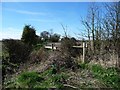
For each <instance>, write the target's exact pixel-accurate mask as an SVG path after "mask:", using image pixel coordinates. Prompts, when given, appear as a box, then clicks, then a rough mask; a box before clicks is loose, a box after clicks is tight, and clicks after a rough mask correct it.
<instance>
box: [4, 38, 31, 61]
mask: <svg viewBox="0 0 120 90" xmlns="http://www.w3.org/2000/svg"><path fill="white" fill-rule="evenodd" d="M3 45H4V47H3V51H7V52H8V54H9V58H10V62H11V63H20V62H25V60H27V59H28V56H29V53H30V51H31V48H30V47H29V46H28V45H25V44H24V43H22V42H21V41H18V40H13V39H5V40H3Z"/></svg>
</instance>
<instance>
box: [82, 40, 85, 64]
mask: <svg viewBox="0 0 120 90" xmlns="http://www.w3.org/2000/svg"><path fill="white" fill-rule="evenodd" d="M85 48H86V44H85V42H83V61H82V62H83V63H84V62H85Z"/></svg>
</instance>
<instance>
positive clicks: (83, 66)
mask: <svg viewBox="0 0 120 90" xmlns="http://www.w3.org/2000/svg"><path fill="white" fill-rule="evenodd" d="M78 68H82V69H86V68H88V64H86V63H80V64H78Z"/></svg>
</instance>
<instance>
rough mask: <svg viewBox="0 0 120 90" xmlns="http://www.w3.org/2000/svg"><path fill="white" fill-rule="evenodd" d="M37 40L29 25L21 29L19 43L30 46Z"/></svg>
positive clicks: (33, 30)
mask: <svg viewBox="0 0 120 90" xmlns="http://www.w3.org/2000/svg"><path fill="white" fill-rule="evenodd" d="M37 38H38V37H37V35H36V32H35V29H34V28H33V27H30V25H26V26H25V27H24V29H23V34H22V38H21V41H22V42H24V43H25V44H28V45H30V46H31V45H35V44H36V42H37Z"/></svg>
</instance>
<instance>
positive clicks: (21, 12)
mask: <svg viewBox="0 0 120 90" xmlns="http://www.w3.org/2000/svg"><path fill="white" fill-rule="evenodd" d="M4 9H5V10H9V11H13V12H16V13H19V14H28V15H48V13H44V12H33V11H27V10H16V9H10V8H4Z"/></svg>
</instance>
